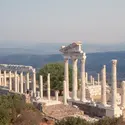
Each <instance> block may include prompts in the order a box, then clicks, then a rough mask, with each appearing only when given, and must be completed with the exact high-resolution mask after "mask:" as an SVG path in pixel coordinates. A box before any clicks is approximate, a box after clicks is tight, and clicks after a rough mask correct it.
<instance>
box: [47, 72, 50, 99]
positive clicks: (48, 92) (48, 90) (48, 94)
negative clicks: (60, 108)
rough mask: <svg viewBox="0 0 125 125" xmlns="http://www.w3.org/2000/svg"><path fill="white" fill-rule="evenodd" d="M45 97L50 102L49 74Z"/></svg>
mask: <svg viewBox="0 0 125 125" xmlns="http://www.w3.org/2000/svg"><path fill="white" fill-rule="evenodd" d="M47 96H48V100H50V73H49V74H48V76H47Z"/></svg>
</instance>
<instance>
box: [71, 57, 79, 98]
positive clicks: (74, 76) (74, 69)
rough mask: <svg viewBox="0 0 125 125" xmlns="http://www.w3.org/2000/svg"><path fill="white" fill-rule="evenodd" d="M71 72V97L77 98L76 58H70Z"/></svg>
mask: <svg viewBox="0 0 125 125" xmlns="http://www.w3.org/2000/svg"><path fill="white" fill-rule="evenodd" d="M72 61H73V62H72V66H73V73H72V82H73V84H72V85H73V86H72V99H74V100H76V99H77V89H78V85H77V83H78V79H77V59H73V60H72Z"/></svg>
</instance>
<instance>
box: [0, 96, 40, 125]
mask: <svg viewBox="0 0 125 125" xmlns="http://www.w3.org/2000/svg"><path fill="white" fill-rule="evenodd" d="M31 116H32V117H31ZM33 118H34V119H33ZM41 119H42V115H41V113H40V112H39V111H38V110H37V109H35V108H34V106H33V105H32V104H26V103H25V102H24V99H23V97H22V96H20V95H1V96H0V125H31V124H30V123H31V122H32V123H34V125H37V124H36V123H38V122H39V123H40V121H41ZM17 123H18V124H17ZM22 123H23V124H22Z"/></svg>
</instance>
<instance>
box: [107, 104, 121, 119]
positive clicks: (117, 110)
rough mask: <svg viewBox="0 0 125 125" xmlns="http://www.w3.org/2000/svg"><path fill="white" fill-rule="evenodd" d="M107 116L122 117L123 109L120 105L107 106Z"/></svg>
mask: <svg viewBox="0 0 125 125" xmlns="http://www.w3.org/2000/svg"><path fill="white" fill-rule="evenodd" d="M106 116H107V117H111V118H112V117H120V116H122V110H121V109H120V107H118V106H117V107H116V108H112V107H108V108H106Z"/></svg>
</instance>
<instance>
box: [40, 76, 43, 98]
mask: <svg viewBox="0 0 125 125" xmlns="http://www.w3.org/2000/svg"><path fill="white" fill-rule="evenodd" d="M40 98H42V99H43V76H41V75H40Z"/></svg>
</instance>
